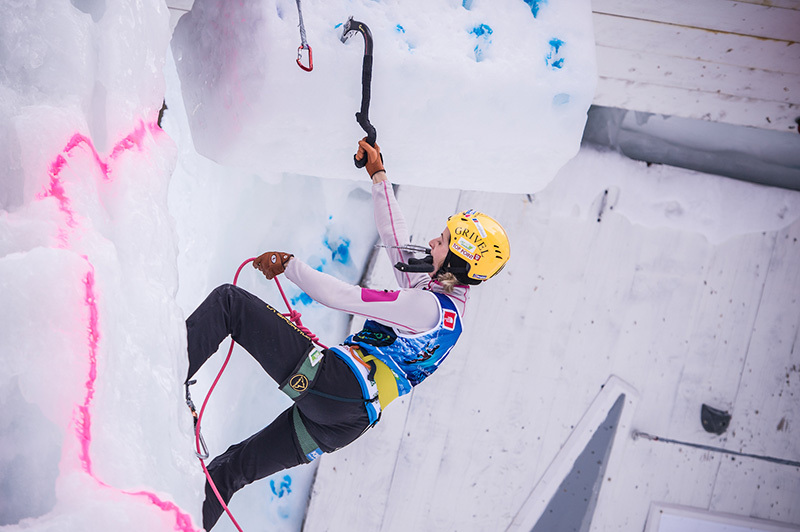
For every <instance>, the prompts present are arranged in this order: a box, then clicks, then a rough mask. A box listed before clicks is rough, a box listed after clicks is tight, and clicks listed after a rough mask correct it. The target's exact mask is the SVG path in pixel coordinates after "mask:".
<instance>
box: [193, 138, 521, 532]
mask: <svg viewBox="0 0 800 532" xmlns="http://www.w3.org/2000/svg"><path fill="white" fill-rule="evenodd" d="M364 156H366V157H367V164H366V169H367V171H368V172H369V175H370V176H371V177H372V182H373V185H372V197H373V205H374V211H375V223H376V224H377V228H378V232H379V234H380V237H381V241H382V242H383V245H384V246H385V247H386V249H387V251H388V253H389V258H390V259H391V260H392V262H393V263H398V264H397V268H398V270H397V271H395V276H396V278H397V281H398V283H399V284H400V286H401V289H400V290H399V291H377V290H371V289H367V288H360V287H358V286H352V285H349V284H346V283H344V282H342V281H340V280H338V279H336V278H334V277H331V276H329V275H327V274H325V273H322V272H319V271H317V270H315V269H313V268H311V267H309V266H308V265H306V264H305V263H303V262H302V261H301V260H300V259H298V258H296V257H294V256H292V255H291V254H288V253H282V252H273V251H270V252H267V253H264V254H263V255H261V256H259V257H258V258H256V259H255V260H254V261H253V266H254V267H255V268H257V269H259V270H260V271H261V272H263V273H264V275H265V276H266V277H267V279H272V278H274V277H275V276H276V275H279V274H281V273H285V274H286V277H287V278H288V279H289V280H291V281H292V282H293V283H295V284H296V285H297V286H298V287H300V288H301V289H302V290H303V291H304V292H305V293H306V294H308V295H309V296H310V297H311V298H312V299H314V300H315V301H317V302H319V303H321V304H323V305H325V306H327V307H330V308H334V309H337V310H341V311H344V312H348V313H351V314H358V315H361V316H365V317H366V318H367V321H366V323H365V324H364V328H363V330H361V332H359V333H357V334H355V335H352V336H350V337H348V338H347V339H346V340H345V341H344V342H343V343H341V344H340V345H337V346H335V347H332V348H330V349H325V350H318V349H317V348H315V346H314V344H313V343H312V341H311V339H309V337H308V336H306V335H305V334H304V333H303V332H302V331H300V330H299V329H298V328H297V327H295V325H294V324H292V323H291V322H290V321H288V320H287V319H286V318H285V317H284V316H283V315H282V314H281V313H280V312H278V311H277V310H275V309H273V308H272V307H270V306H269V305H267V304H266V303H264V302H262V301H261V300H260V299H258V298H257V297H255V296H254V295H252V294H250V293H248V292H246V291H244V290H242V289H240V288H237V287H236V286H233V285H224V286H221V287H219V288H217V289H216V290H214V291H213V292H212V293H211V294H210V295H209V296H208V297H207V298H206V300H205V301H204V302H203V303H202V304H201V305H200V306H199V307H198V308H197V310H196V311H195V312H194V313H192V315H191V316H189V319H188V320H186V327H187V334H188V340H189V342H188V351H189V375H188V376H189V378H191V377H192V376H193V375H194V374H195V372H197V370H198V369H200V366H202V365H203V363H204V362H205V361H206V360H207V359H208V358H209V357H210V356H211V355H212V354H213V353H214V352H216V351H217V348H218V347H219V345H220V343H221V342H222V341H223V340H224V339H225V338H226V337H227V336H228V335H231V336H232V337H233V339H234V340H236V342H238V343H239V344H240V345H241V346H242V347H244V348H245V349H246V350H247V351H248V352H249V353H250V354H251V355H252V356H253V357H254V358H255V359H256V360H257V361H258V363H259V364H260V365H261V367H262V368H264V371H266V372H267V373H268V374H269V375H270V377H272V378H273V379H274V380H275V381H276V382H277V383H278V384H279V386H280V388H281V390H282V391H284V392H285V393H286V394H288V395H289V397H291V398H292V399H293V401H294V403H293V405H292V406H291V407H290V408H289V409H287V410H286V411H285V412H283V413H282V414H280V415H279V416H278V417H277V418H276V419H275V420H274V421H273V422H272V423H271V424H270V425H269V426H267V427H266V428H264V429H263V430H261V431H260V432H258V433H256V434H254V435H252V436H250V437H249V438H247V439H246V440H244V441H242V442H241V443H237V444H236V445H233V446H231V447H230V448H229V449H228V450H227V451H225V452H224V453H223V454H221V455H219V456H217V457H216V458H215V459H214V460H213V461H212V462H211V464H210V465H209V466H208V470H209V473H210V475H211V478H212V479H213V481H214V484H215V485H216V487H217V489H218V491H219V493H220V495H221V496H222V498H223V499H224V500H225V503H226V504H227V503H228V501H229V500H230V498H231V497H232V496H233V494H234V493H235V492H236V491H237V490H239V489H240V488H242V487H243V486H245V485H247V484H249V483H251V482H253V481H255V480H258V479H261V478H264V477H266V476H269V475H271V474H273V473H275V472H277V471H280V470H282V469H287V468H290V467H293V466H296V465H298V464H304V463H308V462H310V461H311V460H313V459H314V458H316V457H317V456H319V455H321V454H322V453H330V452H333V451H335V450H336V449H339V448H341V447H344V446H345V445H347V444H349V443H351V442H352V441H353V440H355V439H356V438H358V437H359V436H360V435H361V434H363V433H364V431H365V430H367V429H368V428H369V427H371V426H372V425H374V424H375V423H376V422H377V420H378V417H379V415H380V413H381V410H382V409H383V408H385V407H386V405H388V404H389V403H390V402H391V401H392V400H393V399H395V398H397V397H398V396H401V395H404V394H407V393H408V392H410V391H411V388H412V387H413V386H416V385H417V384H419V383H420V382H422V381H423V380H424V379H425V378H426V377H427V376H428V375H430V374H431V373H433V372H434V371H435V370H436V368H438V367H439V365H440V364H441V363H442V361H443V360H444V358H445V357H446V356H447V354H448V353H449V352H450V350H451V349H452V348H453V346H454V345H455V343H456V341H457V340H458V337H459V335H460V334H461V327H462V324H461V316H462V315H463V314H464V307H465V306H466V304H467V299H468V295H469V290H470V286H472V285H477V284H480V283H481V282H483V281H485V280H486V279H489V278H490V277H492V276H493V275H495V274H497V273H498V272H499V271H500V270H501V269H502V268H503V266H504V265H505V263H506V261H508V258H509V251H510V250H509V242H508V238H507V236H506V233H505V231H504V230H503V228H502V227H501V226H500V224H498V223H497V222H496V221H495V220H493V219H492V218H490V217H489V216H487V215H485V214H482V213H479V212H476V211H465V212H462V213H459V214H456V215H454V216H451V217H450V218H449V219H448V220H447V223H446V227H445V228H444V230H443V231H442V233H441V234H440V235H439V236H437V237H436V238H434V239H433V240H431V241H430V243H429V245H430V253H429V256H427V257H426V258H425V259H420V260H415V259H413V258H411V255H410V253H409V252H408V251H406V250H404V249H403V245H404V244H407V243H408V241H409V235H408V231H407V228H406V223H405V220H404V219H403V216H402V214H401V213H400V208H399V206H398V204H397V200H396V199H395V197H394V193H393V192H392V187H391V184H390V183H389V182H388V181H387V177H386V172H385V170H384V167H383V162H382V158H381V156H380V148H379V147H378V146H377V145H376V146H375V147H374V148H373V147H372V146H370V145H369V144H367V143H366V142H364V141H363V140H362V141H361V142H359V149H358V154H357V157H358V158H359V159H361V158H363V157H364ZM187 382H188V379H187ZM205 497H206V498H205V502H204V503H203V526H204V527H205V529H206V530H210V529H211V527H213V526H214V524H215V523H216V522H217V520H218V519H219V517H220V515H221V514H222V512H223V508H222V505H221V504H220V503H219V501H218V499H217V497H216V495H215V494H214V492H213V490H212V489H211V487H210V485H209V483H208V482H206V487H205Z"/></svg>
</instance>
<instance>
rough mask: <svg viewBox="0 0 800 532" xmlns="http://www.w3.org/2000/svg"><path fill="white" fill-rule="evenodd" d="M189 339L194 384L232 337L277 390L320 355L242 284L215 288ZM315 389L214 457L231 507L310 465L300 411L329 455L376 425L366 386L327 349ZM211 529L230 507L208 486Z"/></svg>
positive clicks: (189, 324)
mask: <svg viewBox="0 0 800 532" xmlns="http://www.w3.org/2000/svg"><path fill="white" fill-rule="evenodd" d="M186 330H187V335H188V340H189V345H188V351H189V373H188V376H187V381H188V380H189V378H191V377H192V376H193V375H194V374H195V373H196V372H197V370H198V369H200V367H201V366H202V365H203V363H205V361H206V360H208V358H209V357H210V356H211V355H212V354H213V353H215V352H216V351H217V349H218V348H219V345H220V344H221V343H222V341H223V340H224V339H225V338H226V337H227V336H229V335H230V336H231V337H232V338H233V339H234V340H235V341H236V342H237V343H238V344H239V345H241V346H242V347H244V348H245V350H247V352H249V353H250V354H251V355H252V356H253V358H255V360H256V361H257V362H258V363H259V364H260V365H261V367H262V368H264V371H266V372H267V373H268V374H269V375H270V377H272V379H273V380H275V382H276V383H283V382H284V381H285V380H286V379H288V377H289V376H290V374H291V373H292V372H293V371H294V370H295V369H296V368H297V366H298V364H299V362H300V361H301V359H302V358H303V357H305V356H306V355H307V354H308V353H309V352H310V351H311V349H312V342H311V340H310V339H309V338H308V337H307V336H306V335H305V334H304V333H303V332H302V331H300V330H299V329H298V328H297V327H295V326H294V324H292V323H291V322H290V321H288V320H287V319H286V318H285V317H284V316H283V315H282V314H281V313H280V312H278V311H277V310H275V309H274V308H272V307H270V306H269V305H267V304H266V303H264V302H263V301H261V300H260V299H258V298H257V297H256V296H254V295H252V294H250V293H248V292H246V291H245V290H242V289H241V288H238V287H236V286H234V285H230V284H228V285H223V286H220V287H219V288H217V289H215V290H214V291H213V292H211V294H209V296H208V297H207V298H206V299H205V301H203V303H202V304H201V305H200V306H199V307H198V308H197V310H195V311H194V312H193V313H192V315H191V316H189V318H188V319H187V320H186ZM323 353H324V355H325V356H324V357H323V359H322V361H320V362H319V363H320V364H321V367H320V369H319V373H318V375H317V378H316V381H315V383H314V385H313V390H316V391H318V392H320V393H321V394H325V396H323V395H318V394H315V393H313V390H312V393H307V394H305V395H303V396H302V397H300V398H299V399H297V400H296V401H295V404H294V405H293V406H292V407H291V408H289V409H287V410H286V411H284V412H283V413H282V414H280V415H279V416H278V417H277V418H275V420H273V421H272V423H270V424H269V425H268V426H267V427H265V428H264V429H262V430H261V431H259V432H257V433H256V434H253V435H252V436H250V437H249V438H247V439H246V440H244V441H242V442H240V443H237V444H236V445H232V446H231V447H229V448H228V450H227V451H225V452H224V453H222V454H221V455H219V456H217V457H216V458H214V460H212V461H211V463H210V464H209V465H208V471H209V473H210V474H211V478H212V479H213V480H214V484H215V485H216V487H217V489H218V490H219V492H220V495H222V498H223V499H224V500H225V504H227V503H228V501H230V499H231V497H232V496H233V494H234V493H235V492H236V491H237V490H239V489H241V488H242V487H244V486H245V485H247V484H250V483H251V482H254V481H256V480H259V479H261V478H264V477H267V476H269V475H272V474H273V473H276V472H278V471H281V470H283V469H288V468H290V467H294V466H296V465H299V464H304V463H307V462H308V460H307V459H306V456H305V455H304V454H303V452H302V450H301V448H300V446H299V442H298V441H297V436H296V434H295V429H294V425H293V422H292V408H297V410H298V411H299V413H300V417H301V419H302V420H303V423H304V425H305V426H306V429H307V430H308V432H309V434H310V435H311V436H312V438H313V439H314V441H315V442H316V443H317V445H319V447H320V449H322V451H323V452H333V451H335V450H336V449H338V448H341V447H344V446H345V445H347V444H348V443H351V442H352V441H353V440H355V439H356V438H358V436H360V435H361V434H362V433H363V432H364V430H366V428H367V427H368V426H369V417H368V415H367V411H366V409H365V408H364V405H363V403H360V402H354V401H347V400H345V401H342V400H337V398H338V399H350V400H353V399H362V393H361V385H360V384H359V382H358V380H357V379H356V377H355V375H354V374H353V372H352V370H351V369H350V368H349V367H348V366H347V364H346V363H345V362H344V361H342V360H341V359H339V357H337V356H336V355H334V354H333V353H331V352H330V351H328V350H326V351H324V352H323ZM205 495H206V499H205V502H204V503H203V527H204V528H205V529H206V530H210V529H211V527H213V526H214V524H215V523H216V522H217V520H218V519H219V517H220V516H221V515H222V512H223V508H222V505H221V504H220V503H219V501H218V500H217V497H216V495H215V494H214V492H213V490H212V489H211V486H210V485H209V483H208V482H206V489H205Z"/></svg>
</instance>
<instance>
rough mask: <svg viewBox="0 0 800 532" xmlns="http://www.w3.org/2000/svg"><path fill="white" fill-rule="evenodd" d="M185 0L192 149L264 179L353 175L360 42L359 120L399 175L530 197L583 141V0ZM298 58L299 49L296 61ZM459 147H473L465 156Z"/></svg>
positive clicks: (184, 72) (178, 37) (588, 73)
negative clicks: (366, 105) (369, 59)
mask: <svg viewBox="0 0 800 532" xmlns="http://www.w3.org/2000/svg"><path fill="white" fill-rule="evenodd" d="M302 9H303V19H304V22H305V28H306V31H307V36H308V42H309V44H310V46H311V48H312V50H313V59H314V70H313V71H312V72H310V73H307V72H304V71H302V70H301V69H300V68H299V67H298V66H297V65H296V64H295V58H296V54H297V47H298V46H299V44H300V32H299V30H298V13H297V7H296V4H295V2H294V1H291V0H265V1H263V2H228V1H225V0H196V1H195V2H194V6H193V8H192V11H191V12H190V13H188V14H187V15H185V16H184V17H182V18H181V20H180V21H179V23H178V26H177V27H176V29H175V36H174V38H173V41H172V48H173V51H174V53H175V57H176V61H177V66H178V72H179V74H180V78H181V84H182V91H183V96H184V98H185V101H186V108H187V112H188V116H189V122H190V125H191V129H192V135H193V138H194V142H195V146H196V147H197V150H198V152H200V153H201V154H203V155H205V156H207V157H209V158H211V159H213V160H215V161H217V162H219V163H222V164H229V165H235V166H240V167H244V168H247V169H251V170H254V171H258V172H260V173H262V174H266V173H269V172H272V173H273V176H274V177H273V179H275V180H277V176H279V175H280V173H281V172H286V171H291V172H296V173H300V174H307V175H316V176H325V177H340V176H348V175H352V158H351V154H352V151H353V149H354V139H358V138H360V137H361V136H363V131H362V130H361V129H360V128H359V126H358V125H357V124H356V122H355V118H354V114H355V112H356V111H358V110H359V108H360V101H361V68H362V56H363V53H364V42H363V39H362V37H361V35H356V36H355V37H353V38H351V39H350V40H348V41H347V44H346V45H345V44H342V42H341V41H340V40H339V33H340V30H341V28H340V27H339V26H340V25H341V24H342V23H343V22H345V21H346V20H347V18H348V17H349V16H351V15H352V16H354V17H355V19H356V20H360V21H363V22H365V23H366V24H368V26H369V27H370V28H371V31H372V34H373V37H374V69H373V81H372V104H371V107H370V119H371V121H372V124H373V125H374V126H375V127H376V128H377V131H378V143H379V144H380V145H381V146H382V148H383V151H384V154H385V157H386V163H387V168H388V169H389V170H390V174H391V177H392V179H393V180H394V181H395V182H397V183H401V184H416V185H424V186H431V187H445V188H460V189H477V190H490V191H495V192H525V193H529V192H536V191H538V190H540V189H542V188H543V187H544V186H545V185H546V184H547V183H548V182H550V180H552V179H553V177H554V176H555V174H556V172H557V171H558V169H559V168H561V167H562V166H563V165H564V164H565V163H566V162H567V161H568V160H569V159H570V158H571V157H573V156H574V155H575V154H576V153H577V151H578V148H579V144H580V138H581V134H582V132H583V127H584V124H585V120H586V112H587V110H588V108H589V105H590V104H591V101H592V97H593V94H594V87H595V75H596V74H595V63H594V38H593V31H592V23H591V6H590V2H589V1H588V0H579V1H570V2H540V1H533V0H525V1H523V0H463V1H460V0H446V1H445V0H439V1H436V2H431V1H428V0H415V1H404V2H394V1H379V2H375V1H372V0H353V1H346V2H330V1H325V0H306V1H304V2H302ZM303 61H304V63H307V62H308V61H307V58H306V57H305V56H304V58H303ZM465 154H468V155H465Z"/></svg>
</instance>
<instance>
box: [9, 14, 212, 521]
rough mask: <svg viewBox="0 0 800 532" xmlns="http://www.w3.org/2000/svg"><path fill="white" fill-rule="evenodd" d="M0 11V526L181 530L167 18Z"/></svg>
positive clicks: (187, 483)
mask: <svg viewBox="0 0 800 532" xmlns="http://www.w3.org/2000/svg"><path fill="white" fill-rule="evenodd" d="M0 12H1V13H2V15H0V81H2V86H1V87H0V94H1V95H2V96H1V97H0V117H1V120H0V138H2V142H0V145H2V146H3V148H2V149H0V171H2V180H0V183H1V185H0V207H2V210H1V211H0V301H2V305H0V365H2V367H3V371H2V373H0V405H2V407H0V437H1V438H2V444H0V479H2V480H0V525H5V526H2V529H3V530H4V531H5V530H9V531H11V530H21V529H25V530H131V531H133V530H139V531H140V530H183V531H189V530H195V529H196V527H195V526H193V524H192V518H191V516H190V514H196V512H197V510H198V509H199V499H200V497H199V495H200V493H199V492H200V489H201V486H202V479H201V478H200V475H201V473H199V472H198V471H197V469H196V467H195V465H194V463H193V460H191V455H188V456H187V455H185V454H184V455H181V454H179V453H173V450H174V449H176V448H179V447H181V446H184V445H185V441H186V434H187V429H188V426H186V423H188V420H186V422H183V421H182V419H179V418H178V409H177V408H176V407H173V408H165V405H172V404H175V398H176V397H179V396H180V381H179V380H177V379H176V378H175V377H176V375H179V374H180V373H181V371H185V369H182V368H181V365H182V364H183V361H182V360H181V358H180V357H179V356H178V355H179V354H180V353H181V351H182V350H183V349H184V344H185V340H184V338H183V335H182V334H181V328H182V322H183V315H182V313H181V311H180V309H179V307H178V306H177V304H176V302H175V292H176V290H177V280H178V276H177V268H176V256H177V246H176V236H175V231H174V227H173V221H172V219H171V218H170V215H169V213H168V210H167V188H168V183H169V177H170V175H171V173H172V170H173V167H174V164H175V157H176V147H175V144H174V143H173V142H172V141H171V140H170V138H169V137H168V136H167V135H166V134H164V133H163V132H162V131H161V130H160V128H159V127H158V126H157V124H156V119H157V115H158V110H159V108H160V107H161V104H162V98H163V94H164V87H165V86H164V78H163V65H164V57H165V52H166V50H167V45H168V38H169V28H168V18H169V17H168V13H167V9H166V6H165V5H164V4H163V2H160V1H158V0H142V1H139V2H136V3H132V2H91V1H77V0H75V1H73V2H69V1H65V0H61V1H52V2H9V1H5V2H2V5H0ZM154 412H159V413H160V414H161V415H153V413H154Z"/></svg>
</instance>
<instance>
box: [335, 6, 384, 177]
mask: <svg viewBox="0 0 800 532" xmlns="http://www.w3.org/2000/svg"><path fill="white" fill-rule="evenodd" d="M356 33H361V34H362V35H363V36H364V63H363V66H362V68H361V110H360V111H359V112H357V113H356V122H358V125H359V126H361V129H363V130H364V132H365V133H366V134H367V142H368V143H369V145H370V146H375V141H376V140H377V138H378V132H377V131H375V127H374V126H373V125H372V124H370V122H369V100H370V96H371V89H370V85H371V84H372V32H370V31H369V28H368V27H367V25H366V24H364V23H363V22H359V21H357V20H353V17H350V18H349V19H347V22H345V23H344V25H343V27H342V36H341V40H342V42H347V39H349V38H350V37H352V36H353V35H355V34H356ZM357 157H358V156H357V155H354V156H353V160H354V161H355V163H356V168H364V166H365V165H366V164H367V157H366V155H365V156H364V158H363V159H358V158H357Z"/></svg>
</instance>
